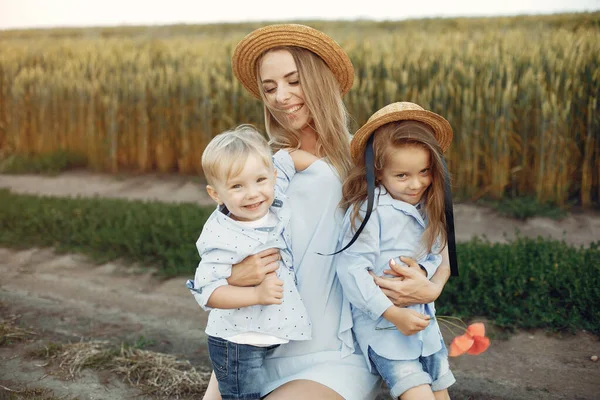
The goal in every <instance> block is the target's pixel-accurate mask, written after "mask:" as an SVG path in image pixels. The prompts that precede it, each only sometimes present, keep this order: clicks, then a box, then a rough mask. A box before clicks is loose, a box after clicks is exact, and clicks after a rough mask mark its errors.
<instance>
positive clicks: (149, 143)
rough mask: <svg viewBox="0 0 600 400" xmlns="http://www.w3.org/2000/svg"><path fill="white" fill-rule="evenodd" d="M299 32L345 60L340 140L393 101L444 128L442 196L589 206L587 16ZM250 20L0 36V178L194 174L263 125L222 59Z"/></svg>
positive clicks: (592, 18) (594, 168) (598, 55)
mask: <svg viewBox="0 0 600 400" xmlns="http://www.w3.org/2000/svg"><path fill="white" fill-rule="evenodd" d="M303 23H306V24H308V25H311V26H314V27H315V28H317V29H321V30H323V31H325V32H326V33H328V34H329V35H331V36H332V37H333V38H335V39H336V40H337V41H338V42H339V43H340V44H341V45H342V47H343V48H344V49H345V50H346V51H347V52H348V54H349V56H350V58H351V59H352V62H353V64H354V66H355V83H354V86H353V88H352V90H351V91H350V92H349V94H348V95H347V96H346V97H345V100H346V105H347V108H348V110H349V112H350V114H351V115H352V116H353V120H352V126H351V131H352V132H353V131H354V130H355V129H357V128H358V127H359V126H360V125H362V124H363V123H364V122H365V121H366V120H367V119H368V117H369V116H370V115H371V114H372V113H373V112H374V111H376V110H377V109H379V108H380V107H382V106H384V105H385V104H388V103H390V102H394V101H401V100H407V101H413V102H416V103H418V104H420V105H422V106H423V107H424V108H426V109H430V110H432V111H435V112H437V113H440V114H441V115H443V116H445V117H446V118H447V119H448V120H449V121H450V123H451V124H452V126H453V128H454V131H455V140H454V142H453V144H452V146H451V148H450V151H449V154H448V164H449V168H450V171H451V173H452V175H453V179H454V182H453V185H454V194H455V197H456V198H457V199H459V200H460V199H468V200H474V199H479V198H489V199H501V198H506V197H513V198H514V197H523V196H531V197H534V198H535V199H536V200H537V201H538V202H540V203H545V202H551V203H553V204H556V205H559V206H569V205H573V204H577V205H582V206H584V207H590V206H592V207H594V206H598V205H599V204H600V104H599V102H598V96H599V94H600V13H599V12H595V13H584V14H565V15H549V16H520V17H502V18H470V19H467V18H462V19H461V18H456V19H425V20H410V21H403V22H368V21H354V22H322V21H303ZM262 25H264V24H261V23H252V24H250V23H247V24H216V25H176V26H158V27H120V28H85V29H75V28H71V29H53V30H23V31H18V30H15V31H0V169H2V166H4V169H5V170H6V169H10V168H9V165H10V164H11V163H13V164H14V163H15V160H18V159H21V158H23V157H25V158H27V157H29V158H36V157H38V158H39V157H45V156H54V157H59V158H64V159H68V160H69V162H71V163H74V164H76V165H78V166H85V167H88V168H91V169H93V170H96V171H104V172H110V173H116V172H165V173H178V174H184V175H190V174H192V175H193V174H198V175H202V170H201V166H200V155H201V153H202V150H203V149H204V146H205V145H206V144H207V142H208V141H209V140H210V139H211V138H212V137H213V136H214V135H215V134H217V133H219V132H220V131H222V130H225V129H229V128H231V127H233V126H235V125H237V124H240V123H252V124H254V125H256V126H257V127H259V128H260V129H264V126H263V122H262V121H263V117H262V107H261V104H260V102H258V101H256V100H255V99H254V98H252V97H251V96H250V95H248V94H247V93H246V92H245V91H244V90H243V88H242V87H241V86H240V85H239V84H238V82H237V81H236V80H235V78H234V77H233V76H232V72H231V61H230V57H231V54H232V52H233V48H234V46H235V44H236V43H237V42H238V41H239V40H240V39H241V38H242V37H243V36H244V35H245V34H247V33H248V32H250V31H251V30H252V29H254V28H257V27H259V26H262Z"/></svg>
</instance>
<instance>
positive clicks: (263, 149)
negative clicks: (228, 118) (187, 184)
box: [202, 124, 274, 185]
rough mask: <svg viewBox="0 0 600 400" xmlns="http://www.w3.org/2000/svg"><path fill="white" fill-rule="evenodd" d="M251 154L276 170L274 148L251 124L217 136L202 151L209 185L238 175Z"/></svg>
mask: <svg viewBox="0 0 600 400" xmlns="http://www.w3.org/2000/svg"><path fill="white" fill-rule="evenodd" d="M250 155H256V156H258V157H259V158H260V159H261V160H262V161H263V162H264V163H265V166H266V167H268V168H269V169H270V170H273V169H274V167H273V159H272V153H271V148H270V147H269V144H268V143H267V140H266V139H265V138H264V136H263V135H262V134H261V133H260V132H258V131H257V130H256V128H254V127H253V126H252V125H248V124H244V125H240V126H238V127H236V128H235V129H232V130H228V131H225V132H223V133H220V134H218V135H217V136H215V137H214V138H213V139H212V140H211V141H210V143H208V145H207V146H206V148H205V149H204V152H203V153H202V170H203V171H204V176H205V177H206V180H207V181H208V184H209V185H213V184H214V183H215V182H216V181H219V182H226V181H227V180H229V179H231V178H232V177H235V176H237V175H238V174H239V173H240V172H241V171H242V169H243V168H244V165H245V164H246V160H247V159H248V157H249V156H250Z"/></svg>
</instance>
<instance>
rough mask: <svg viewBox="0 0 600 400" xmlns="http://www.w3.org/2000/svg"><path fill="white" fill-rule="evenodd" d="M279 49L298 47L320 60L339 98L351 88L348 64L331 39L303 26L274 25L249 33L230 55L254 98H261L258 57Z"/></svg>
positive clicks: (349, 64)
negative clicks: (334, 81) (336, 84)
mask: <svg viewBox="0 0 600 400" xmlns="http://www.w3.org/2000/svg"><path fill="white" fill-rule="evenodd" d="M279 46H297V47H302V48H304V49H307V50H310V51H312V52H313V53H315V54H317V55H318V56H319V57H321V58H322V59H323V61H325V63H326V64H327V65H328V66H329V69H331V71H332V72H333V74H334V75H335V77H336V79H337V81H338V82H339V84H340V89H341V92H342V95H344V94H346V93H347V92H348V91H349V90H350V88H351V87H352V83H353V82H354V68H353V67H352V62H351V61H350V58H349V57H348V55H347V54H346V52H345V51H344V50H343V49H342V48H341V47H340V45H339V44H337V42H336V41H335V40H333V39H332V38H330V37H329V36H327V35H326V34H324V33H323V32H321V31H318V30H316V29H314V28H311V27H309V26H306V25H298V24H275V25H268V26H265V27H263V28H259V29H256V30H255V31H253V32H250V33H249V34H248V35H247V36H246V37H245V38H244V39H242V40H241V41H240V42H239V43H238V45H237V46H236V48H235V51H234V52H233V57H232V60H231V61H232V68H233V73H234V74H235V76H236V77H237V78H238V80H239V81H240V82H241V83H242V85H244V87H245V88H246V89H248V91H249V92H250V93H252V95H254V97H256V98H258V99H260V98H261V97H260V91H259V87H258V84H257V82H256V68H257V61H258V58H259V57H260V56H261V55H262V54H263V53H264V52H265V51H267V50H269V49H272V48H274V47H279Z"/></svg>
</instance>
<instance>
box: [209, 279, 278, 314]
mask: <svg viewBox="0 0 600 400" xmlns="http://www.w3.org/2000/svg"><path fill="white" fill-rule="evenodd" d="M282 297H283V282H282V281H280V280H279V279H278V278H277V277H276V276H275V277H267V278H265V280H264V281H263V282H262V283H261V284H260V285H258V286H255V287H238V286H229V285H226V286H220V287H218V288H217V289H215V290H214V291H213V292H212V294H211V295H210V297H209V298H208V302H207V305H208V307H210V308H220V309H222V310H229V309H232V308H241V307H248V306H254V305H257V304H262V305H269V304H281V298H282Z"/></svg>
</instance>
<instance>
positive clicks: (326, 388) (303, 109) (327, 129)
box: [204, 24, 449, 400]
mask: <svg viewBox="0 0 600 400" xmlns="http://www.w3.org/2000/svg"><path fill="white" fill-rule="evenodd" d="M232 67H233V71H234V73H235V76H236V77H237V79H238V80H239V81H240V82H241V83H242V85H243V86H244V87H245V88H246V89H247V90H248V91H249V92H250V93H251V94H252V95H253V96H254V97H256V98H257V99H259V100H261V101H262V102H263V104H264V109H265V125H266V127H267V133H268V135H269V137H270V139H271V144H272V147H273V148H274V149H275V150H280V149H284V148H291V149H292V150H293V149H301V150H305V151H307V152H309V153H311V154H313V155H315V156H316V157H317V158H318V160H317V161H315V162H313V163H312V164H311V165H310V166H309V167H308V168H307V169H305V170H304V171H301V172H295V171H294V168H293V162H292V159H291V157H290V153H288V152H287V151H278V152H277V153H276V154H275V155H274V157H273V158H274V163H275V168H276V169H277V179H286V180H288V181H289V186H288V189H287V191H286V195H287V197H288V199H289V203H290V206H291V222H290V229H291V236H292V238H293V241H292V255H293V258H294V268H295V271H296V276H297V279H298V291H299V292H300V295H301V296H302V299H303V302H304V305H305V306H306V310H307V313H308V317H309V318H310V320H311V322H312V340H310V341H303V342H293V343H292V342H290V343H288V344H283V345H281V346H279V347H278V348H277V349H276V350H275V351H274V352H273V353H272V354H270V355H268V356H267V359H266V360H265V365H264V368H265V371H266V375H267V383H266V384H265V385H264V386H263V389H262V391H261V392H262V395H263V396H264V395H267V397H266V398H267V399H268V400H278V399H285V400H296V399H307V398H314V399H319V400H324V399H338V400H339V399H348V400H372V399H374V398H375V397H376V394H377V391H378V386H379V380H378V378H377V376H375V375H373V374H371V373H370V372H369V369H368V367H367V364H366V363H365V361H364V358H363V357H362V356H361V355H360V354H357V353H355V352H354V351H355V345H354V340H353V337H352V332H351V326H352V316H351V311H350V305H349V303H348V302H347V300H346V299H345V298H344V295H343V292H342V288H341V286H340V282H339V280H338V278H337V275H336V273H335V267H334V264H333V257H323V256H320V255H318V254H317V253H319V252H320V253H331V252H333V251H334V250H335V248H336V245H337V238H338V236H339V232H340V227H341V225H340V224H339V222H340V221H341V217H342V215H341V212H340V211H339V209H338V204H339V202H340V200H341V193H342V190H341V189H342V183H341V182H342V180H343V179H344V178H345V177H346V175H347V174H348V170H349V169H350V166H351V163H352V161H351V158H350V146H349V141H350V134H349V132H348V128H347V115H346V110H345V107H344V104H343V101H342V96H343V95H344V94H345V93H346V92H347V91H348V90H350V88H351V87H352V82H353V79H354V70H353V68H352V63H351V62H350V59H349V58H348V56H347V55H346V53H345V52H344V51H343V49H342V48H341V47H340V46H339V45H338V44H337V43H336V42H335V41H334V40H333V39H332V38H330V37H329V36H327V35H325V34H324V33H323V32H320V31H318V30H316V29H313V28H310V27H308V26H305V25H295V24H282V25H269V26H266V27H263V28H259V29H257V30H255V31H253V32H251V33H250V34H248V35H247V36H246V37H245V38H244V39H242V41H240V43H239V44H238V45H237V46H236V48H235V51H234V54H233V59H232ZM292 154H293V153H292ZM277 259H278V255H277V252H276V251H271V250H266V251H264V252H261V253H258V254H256V255H253V256H249V257H247V258H246V259H245V260H244V261H242V262H241V263H238V264H236V265H234V266H233V269H232V272H231V277H230V278H228V279H227V281H228V283H229V284H230V285H235V286H255V285H258V284H260V283H261V282H262V281H263V279H264V278H265V276H266V275H267V273H268V272H271V271H273V270H274V269H275V268H276V266H275V267H274V266H273V262H274V261H275V260H277ZM409 262H410V261H409ZM447 265H448V261H447V260H446V262H445V263H444V266H443V267H441V268H439V270H438V272H437V273H436V275H435V276H434V277H433V278H432V279H431V281H429V280H427V279H426V278H425V277H423V276H419V275H417V274H415V273H413V271H400V272H403V273H405V274H406V275H408V277H407V278H408V279H405V280H404V281H403V282H399V281H397V280H396V281H392V280H387V279H384V278H381V280H380V283H381V285H382V286H386V287H387V288H389V291H388V292H387V293H389V295H390V297H392V298H393V299H394V300H393V301H394V303H395V304H406V303H414V302H419V303H425V302H430V301H432V300H434V299H436V298H437V297H438V296H439V294H440V293H441V290H442V288H443V286H444V284H445V283H446V280H447V279H448V277H449V269H448V266H447ZM386 290H388V289H386ZM406 293H410V295H406ZM413 294H414V296H412V295H413ZM220 398H221V396H220V394H219V391H218V387H217V382H216V379H215V378H214V374H213V377H212V378H211V381H210V383H209V386H208V388H207V391H206V394H205V396H204V399H206V400H218V399H220Z"/></svg>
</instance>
